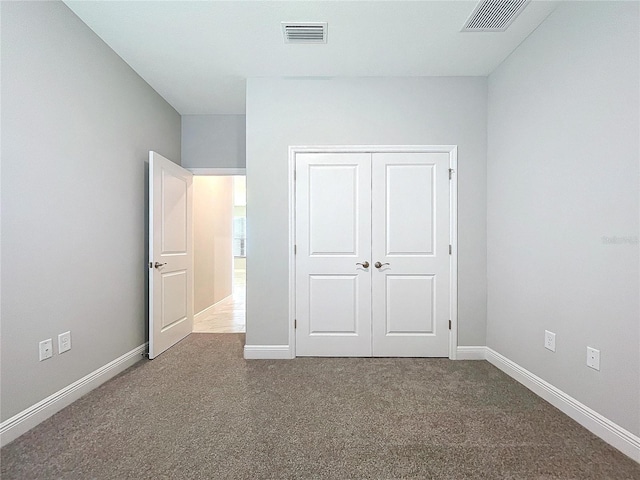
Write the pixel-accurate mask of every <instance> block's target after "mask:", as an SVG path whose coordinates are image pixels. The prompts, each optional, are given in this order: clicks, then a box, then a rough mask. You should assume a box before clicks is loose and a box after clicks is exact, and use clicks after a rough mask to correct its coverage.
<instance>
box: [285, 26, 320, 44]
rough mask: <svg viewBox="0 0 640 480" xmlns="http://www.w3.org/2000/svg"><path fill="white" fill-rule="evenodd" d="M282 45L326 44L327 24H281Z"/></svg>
mask: <svg viewBox="0 0 640 480" xmlns="http://www.w3.org/2000/svg"><path fill="white" fill-rule="evenodd" d="M282 34H283V35H284V43H327V22H282Z"/></svg>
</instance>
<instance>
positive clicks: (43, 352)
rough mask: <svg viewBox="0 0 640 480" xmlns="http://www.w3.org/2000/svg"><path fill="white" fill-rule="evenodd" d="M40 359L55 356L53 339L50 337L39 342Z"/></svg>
mask: <svg viewBox="0 0 640 480" xmlns="http://www.w3.org/2000/svg"><path fill="white" fill-rule="evenodd" d="M39 352H40V361H43V360H46V359H47V358H51V357H53V341H52V340H51V339H50V338H48V339H46V340H43V341H41V342H40V344H39Z"/></svg>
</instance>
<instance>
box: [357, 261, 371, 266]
mask: <svg viewBox="0 0 640 480" xmlns="http://www.w3.org/2000/svg"><path fill="white" fill-rule="evenodd" d="M356 265H362V266H363V267H364V268H369V262H367V261H366V260H365V261H364V262H362V263H356Z"/></svg>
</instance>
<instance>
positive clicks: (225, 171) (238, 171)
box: [183, 167, 247, 175]
mask: <svg viewBox="0 0 640 480" xmlns="http://www.w3.org/2000/svg"><path fill="white" fill-rule="evenodd" d="M183 168H185V169H186V170H189V171H190V172H191V173H193V174H194V175H246V174H247V169H246V168H187V167H183Z"/></svg>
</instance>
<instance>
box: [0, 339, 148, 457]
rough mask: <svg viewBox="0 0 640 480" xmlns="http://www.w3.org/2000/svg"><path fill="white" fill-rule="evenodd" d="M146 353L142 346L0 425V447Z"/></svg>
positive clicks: (144, 347)
mask: <svg viewBox="0 0 640 480" xmlns="http://www.w3.org/2000/svg"><path fill="white" fill-rule="evenodd" d="M146 351H147V344H146V343H145V344H144V345H140V346H139V347H136V348H134V349H133V350H131V351H130V352H128V353H125V354H124V355H122V356H120V357H118V358H116V359H115V360H113V361H111V362H109V363H107V364H106V365H104V366H102V367H100V368H98V369H97V370H94V371H93V372H91V373H90V374H88V375H85V376H84V377H82V378H81V379H80V380H77V381H75V382H73V383H72V384H71V385H67V386H66V387H64V388H63V389H62V390H58V391H57V392H56V393H54V394H53V395H49V396H48V397H47V398H45V399H44V400H41V401H40V402H38V403H36V404H35V405H32V406H31V407H29V408H27V409H25V410H23V411H22V412H20V413H18V414H16V415H14V416H13V417H11V418H9V419H7V420H5V421H4V422H2V423H1V424H0V445H1V446H5V445H6V444H8V443H9V442H11V441H13V440H15V439H16V438H18V437H19V436H20V435H22V434H23V433H26V432H27V431H29V430H31V429H32V428H33V427H35V426H36V425H38V424H39V423H40V422H43V421H44V420H46V419H47V418H49V417H50V416H52V415H53V414H54V413H57V412H59V411H60V410H62V409H63V408H64V407H66V406H68V405H70V404H71V403H73V402H75V401H76V400H78V399H79V398H80V397H82V396H83V395H86V394H87V393H89V392H90V391H91V390H93V389H94V388H96V387H98V386H99V385H101V384H103V383H104V382H106V381H107V380H109V379H110V378H113V377H115V376H116V375H117V374H118V373H120V372H122V371H124V370H126V369H127V368H129V367H130V366H131V365H133V364H135V363H137V362H138V361H140V360H141V359H142V357H141V355H142V354H143V353H144V352H146Z"/></svg>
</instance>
